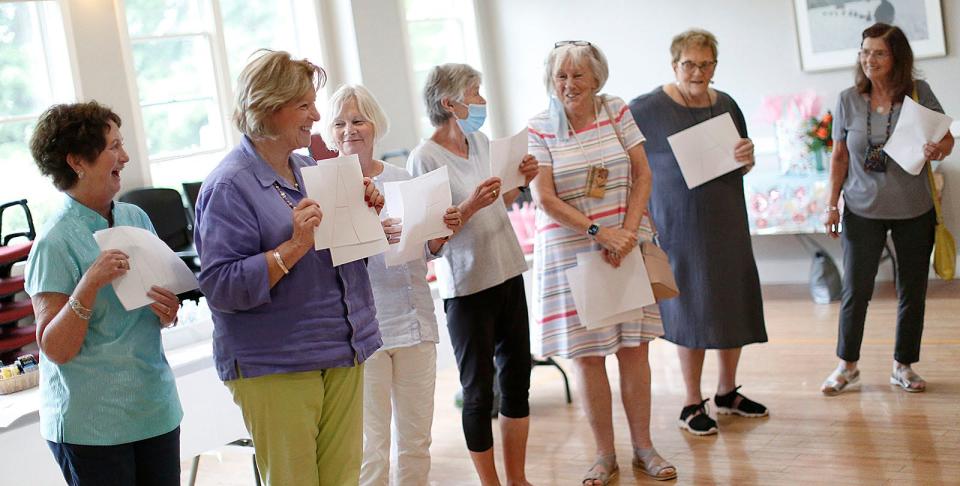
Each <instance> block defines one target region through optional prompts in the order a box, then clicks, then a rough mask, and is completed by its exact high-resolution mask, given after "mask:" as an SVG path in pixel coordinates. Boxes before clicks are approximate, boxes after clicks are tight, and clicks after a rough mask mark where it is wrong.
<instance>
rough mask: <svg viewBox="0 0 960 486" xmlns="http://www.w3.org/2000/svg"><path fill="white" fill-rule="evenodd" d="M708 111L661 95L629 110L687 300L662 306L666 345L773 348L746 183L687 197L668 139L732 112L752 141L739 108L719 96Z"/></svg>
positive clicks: (712, 184)
mask: <svg viewBox="0 0 960 486" xmlns="http://www.w3.org/2000/svg"><path fill="white" fill-rule="evenodd" d="M717 94H718V99H717V102H716V103H715V104H714V105H713V106H712V107H708V108H687V107H685V106H683V105H680V104H678V103H676V102H674V101H673V100H672V99H671V98H670V97H669V96H668V95H667V94H666V93H664V91H663V88H662V87H658V88H656V89H654V90H653V91H651V92H650V93H647V94H645V95H641V96H639V97H637V98H636V99H634V100H633V101H631V102H630V111H631V113H632V114H633V117H634V119H635V120H636V122H637V126H639V127H640V131H641V132H643V134H644V135H645V136H646V137H647V141H646V143H645V144H644V149H645V150H646V152H647V158H648V159H649V161H650V168H651V170H652V171H653V192H652V194H651V196H650V205H649V210H650V213H651V214H652V215H653V221H654V223H655V224H656V227H657V230H658V231H659V233H660V244H661V245H662V246H663V249H664V251H666V252H667V254H668V255H669V256H670V264H671V266H672V267H673V272H674V275H675V276H676V279H677V286H678V287H679V288H680V296H679V297H677V298H675V299H670V300H667V301H665V302H662V303H661V304H660V312H661V316H662V318H663V328H664V332H665V335H664V338H665V339H667V340H668V341H670V342H672V343H675V344H678V345H680V346H683V347H686V348H694V349H725V348H736V347H740V346H743V345H745V344H750V343H758V342H766V341H767V331H766V327H765V325H764V320H763V301H762V297H761V294H760V278H759V276H758V275H757V264H756V261H755V260H754V257H753V247H752V246H751V244H750V230H749V228H748V226H747V207H746V202H745V201H744V197H743V175H742V174H741V173H740V171H733V172H730V173H728V174H726V175H723V176H721V177H719V178H717V179H714V180H712V181H709V182H707V183H705V184H703V185H700V186H698V187H695V188H693V189H688V188H687V184H686V182H684V180H683V175H682V174H681V173H680V166H679V165H678V164H677V159H676V158H675V157H674V156H673V151H672V150H671V149H670V144H669V143H667V137H668V136H670V135H673V134H674V133H677V132H679V131H681V130H684V129H686V128H689V127H691V126H693V125H696V124H697V123H700V122H703V121H705V120H707V119H709V118H710V116H711V113H712V114H713V116H717V115H720V114H723V113H726V112H729V113H730V116H731V117H733V122H734V124H735V125H736V126H737V130H738V131H739V132H740V136H742V137H746V136H747V128H746V122H745V121H744V118H743V113H741V111H740V108H739V107H738V106H737V104H736V102H734V101H733V98H731V97H730V96H729V95H727V94H726V93H722V92H719V91H718V92H717Z"/></svg>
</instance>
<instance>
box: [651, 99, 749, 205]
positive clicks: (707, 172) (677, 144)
mask: <svg viewBox="0 0 960 486" xmlns="http://www.w3.org/2000/svg"><path fill="white" fill-rule="evenodd" d="M740 140H741V139H740V133H739V132H738V131H737V126H736V125H734V124H733V118H731V117H730V113H724V114H722V115H718V116H715V117H713V118H711V119H709V120H707V121H705V122H703V123H698V124H696V125H694V126H692V127H690V128H687V129H686V130H681V131H679V132H677V133H674V134H673V135H670V136H669V137H667V142H668V143H669V144H670V148H671V149H672V150H673V155H674V156H675V157H676V159H677V163H678V164H679V165H680V173H681V174H683V179H684V181H686V183H687V188H689V189H693V188H694V187H697V186H699V185H701V184H703V183H705V182H709V181H711V180H713V179H716V178H717V177H720V176H722V175H724V174H726V173H728V172H730V171H733V170H736V169H741V168H743V164H741V163H739V162H737V160H736V159H735V158H734V147H736V146H737V144H738V143H740Z"/></svg>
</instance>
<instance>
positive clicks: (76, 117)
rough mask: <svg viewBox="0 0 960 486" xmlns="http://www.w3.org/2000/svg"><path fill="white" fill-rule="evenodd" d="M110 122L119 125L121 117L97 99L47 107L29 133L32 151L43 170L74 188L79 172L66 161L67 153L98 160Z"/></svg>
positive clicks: (64, 186) (55, 180)
mask: <svg viewBox="0 0 960 486" xmlns="http://www.w3.org/2000/svg"><path fill="white" fill-rule="evenodd" d="M110 122H113V123H116V124H117V127H119V126H120V117H119V116H118V115H117V114H116V113H114V112H113V111H112V110H111V109H110V108H108V107H106V106H104V105H101V104H100V103H97V102H96V101H89V102H86V103H73V104H62V105H53V106H51V107H50V108H47V111H45V112H43V114H42V115H40V118H39V119H38V120H37V126H36V128H34V130H33V135H32V136H31V137H30V154H31V155H32V156H33V161H34V162H36V164H37V167H38V168H39V169H40V173H41V174H43V175H45V176H50V177H51V178H52V179H53V185H54V186H55V187H56V188H57V189H59V190H61V191H66V190H67V189H70V188H72V187H73V186H74V185H75V184H76V183H77V173H76V171H74V170H73V167H70V164H68V163H67V156H68V155H76V156H79V157H81V158H83V159H84V160H86V161H88V162H93V161H94V160H96V159H97V157H98V156H99V155H100V152H103V149H105V148H106V147H107V132H109V131H110Z"/></svg>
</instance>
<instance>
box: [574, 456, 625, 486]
mask: <svg viewBox="0 0 960 486" xmlns="http://www.w3.org/2000/svg"><path fill="white" fill-rule="evenodd" d="M619 474H620V466H618V465H617V455H616V454H607V455H605V456H597V460H596V461H593V465H592V466H590V469H589V470H587V473H586V474H584V475H583V479H581V480H580V484H581V485H585V484H589V485H590V486H593V483H594V482H595V481H600V484H602V485H603V486H607V485H608V484H610V482H611V481H613V480H614V479H616V478H617V475H619Z"/></svg>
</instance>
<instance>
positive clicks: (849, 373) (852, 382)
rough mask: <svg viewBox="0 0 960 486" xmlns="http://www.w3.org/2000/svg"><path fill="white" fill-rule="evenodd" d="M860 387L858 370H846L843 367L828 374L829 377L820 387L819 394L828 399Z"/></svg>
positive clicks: (838, 367)
mask: <svg viewBox="0 0 960 486" xmlns="http://www.w3.org/2000/svg"><path fill="white" fill-rule="evenodd" d="M859 386H860V369H859V368H854V369H853V370H847V369H846V368H844V367H843V365H840V366H837V369H835V370H833V373H830V376H828V377H827V379H826V380H825V381H824V382H823V385H821V386H820V392H821V393H823V394H824V395H826V396H828V397H832V396H835V395H839V394H841V393H843V392H844V391H846V390H848V389H849V390H852V389H854V388H857V387H859Z"/></svg>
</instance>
